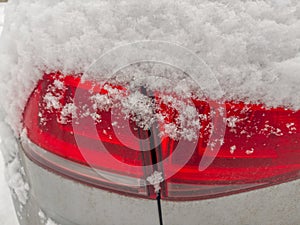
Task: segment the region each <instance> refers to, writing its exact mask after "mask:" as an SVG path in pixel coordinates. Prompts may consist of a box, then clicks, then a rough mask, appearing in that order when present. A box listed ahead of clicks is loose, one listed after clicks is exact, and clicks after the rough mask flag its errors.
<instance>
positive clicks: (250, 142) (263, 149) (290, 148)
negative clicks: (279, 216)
mask: <svg viewBox="0 0 300 225" xmlns="http://www.w3.org/2000/svg"><path fill="white" fill-rule="evenodd" d="M195 104H196V105H198V107H199V108H201V105H202V106H203V104H205V103H203V102H196V103H195ZM225 105H226V111H227V116H226V118H227V126H226V131H225V136H224V140H223V142H224V143H223V145H222V146H221V148H220V150H219V152H218V154H217V156H216V158H215V159H214V160H213V162H212V164H211V165H210V166H209V167H208V168H207V169H206V170H205V171H199V169H198V166H199V162H200V160H201V159H202V156H203V153H204V152H205V151H208V152H209V151H210V150H209V146H207V138H208V134H206V133H205V130H207V129H206V128H207V126H209V124H210V123H206V124H205V123H202V124H204V126H203V127H202V128H201V131H200V132H202V134H201V135H202V136H203V134H204V138H200V139H199V141H198V145H197V150H196V151H195V152H194V154H193V156H192V157H191V159H190V160H189V162H188V163H187V164H186V165H185V166H184V167H183V168H182V169H181V170H179V171H178V172H177V173H176V174H175V175H174V176H172V177H171V178H169V179H168V180H167V181H166V187H165V190H166V191H165V193H164V194H165V197H166V198H169V199H182V198H184V199H189V198H191V199H194V198H201V197H203V198H207V197H210V196H216V195H224V194H227V193H230V192H233V191H241V190H243V189H253V188H257V187H259V186H266V185H271V184H276V183H281V182H285V181H289V180H292V179H296V178H299V170H300V143H299V140H300V133H299V126H300V112H299V111H297V112H294V111H292V110H288V109H284V108H269V109H268V108H265V107H264V106H262V105H254V104H245V103H242V102H239V103H233V102H226V104H225ZM202 108H203V107H202ZM170 146H176V142H174V140H170V139H169V140H168V141H166V142H165V143H164V144H163V148H162V151H161V157H162V158H165V157H166V156H167V155H172V148H171V149H170ZM173 164H174V163H173V162H172V158H170V160H169V161H168V162H166V163H165V167H164V170H165V171H168V170H172V169H173V168H172V167H173ZM174 166H175V167H176V165H174ZM176 168H177V167H176Z"/></svg>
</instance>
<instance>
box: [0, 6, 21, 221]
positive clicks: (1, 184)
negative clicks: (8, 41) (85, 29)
mask: <svg viewBox="0 0 300 225" xmlns="http://www.w3.org/2000/svg"><path fill="white" fill-rule="evenodd" d="M3 16H4V4H3V3H2V4H1V3H0V35H1V32H2V25H3V19H4V17H3ZM0 133H1V138H0V146H1V147H0V148H1V150H2V146H3V142H5V141H7V140H6V139H5V137H3V136H2V134H3V133H2V132H0ZM3 138H4V139H3ZM6 172H7V171H6ZM4 174H5V165H4V159H3V156H2V154H0V199H1V203H0V224H2V225H16V224H18V221H17V217H16V214H15V210H14V207H13V203H12V199H11V195H10V191H9V188H8V186H7V182H6V180H5V177H4Z"/></svg>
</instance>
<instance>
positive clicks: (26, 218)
mask: <svg viewBox="0 0 300 225" xmlns="http://www.w3.org/2000/svg"><path fill="white" fill-rule="evenodd" d="M20 155H21V159H22V160H21V161H22V164H23V166H24V169H25V172H26V174H27V179H28V183H29V185H30V193H29V196H30V197H29V200H28V202H27V204H26V205H25V206H22V207H21V208H20V207H19V206H20V204H19V203H18V202H17V201H15V206H16V209H17V211H18V216H19V220H20V224H21V225H39V224H42V223H41V218H40V216H39V212H40V210H42V211H43V212H44V213H45V214H46V215H47V217H49V218H51V219H52V220H53V221H56V223H57V224H61V225H73V224H76V225H97V224H99V225H108V224H109V225H135V224H136V225H138V224H139V225H140V224H143V225H148V224H149V225H155V224H159V221H158V214H157V206H156V202H155V201H153V200H147V199H139V198H134V197H127V196H123V195H120V194H117V193H111V192H108V191H105V190H101V189H98V188H95V187H91V186H89V185H85V184H82V183H80V182H76V181H73V180H71V179H68V178H66V177H63V176H60V175H57V174H55V173H53V172H51V171H48V170H46V169H44V168H41V167H40V166H38V165H37V164H35V163H34V162H32V161H31V160H30V159H29V158H27V156H26V155H25V154H24V153H23V151H22V150H21V151H20ZM162 208H163V217H164V224H165V225H182V224H186V225H200V224H206V225H216V224H218V225H222V224H224V225H227V224H228V225H299V224H300V214H299V212H300V180H296V181H292V182H288V183H284V184H280V185H276V186H272V187H268V188H263V189H258V190H254V191H249V192H245V193H240V194H235V195H230V196H225V197H220V198H214V199H209V200H201V201H189V202H174V201H162Z"/></svg>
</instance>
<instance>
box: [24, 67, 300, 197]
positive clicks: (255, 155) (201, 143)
mask: <svg viewBox="0 0 300 225" xmlns="http://www.w3.org/2000/svg"><path fill="white" fill-rule="evenodd" d="M110 88H111V89H114V90H116V92H115V93H117V94H120V95H122V94H124V95H126V91H125V90H126V87H122V86H118V85H110ZM75 90H76V91H79V92H80V96H81V97H80V99H79V100H78V104H81V108H84V107H85V108H89V107H93V105H90V104H89V103H87V102H86V100H85V99H90V97H91V96H92V95H95V94H98V96H100V97H101V96H106V95H107V91H106V90H105V89H103V88H100V87H98V86H97V84H95V83H93V82H90V81H85V82H80V75H70V76H62V75H61V74H60V73H53V74H45V76H44V78H43V79H42V80H41V81H40V82H39V83H38V85H37V88H36V89H35V91H34V92H33V93H32V95H31V97H30V99H29V101H28V103H27V106H26V108H25V111H24V126H25V128H26V130H27V137H28V139H29V141H30V142H32V143H31V144H30V145H28V144H26V143H25V142H23V145H24V149H25V153H26V154H27V155H28V156H29V157H30V158H31V159H32V160H34V161H35V162H36V163H38V164H40V165H41V166H43V167H46V168H48V169H51V170H54V171H56V172H58V173H60V174H64V175H66V176H68V177H72V178H74V179H76V180H79V181H82V182H85V183H88V184H91V185H95V186H97V187H102V188H106V189H108V190H113V191H119V192H121V193H124V194H134V195H137V196H144V197H149V198H154V197H155V195H154V193H153V190H152V188H149V187H148V186H147V185H145V180H146V178H147V176H149V175H150V174H151V173H152V172H153V171H154V170H156V169H157V168H156V167H155V164H156V161H161V162H163V163H162V168H160V169H161V170H162V172H163V174H164V175H165V177H166V178H167V179H166V180H165V181H164V182H163V183H162V197H163V198H164V199H169V200H188V199H201V198H209V197H216V196H220V195H227V194H231V193H235V192H240V191H245V190H249V189H254V188H258V187H264V186H268V185H272V184H277V183H282V182H285V181H289V180H292V179H297V178H299V170H300V143H299V140H300V132H299V129H300V127H299V126H300V112H299V111H296V112H295V111H292V110H288V109H285V108H266V107H264V106H263V105H257V104H250V103H249V104H246V103H243V102H226V103H225V108H226V111H227V112H226V117H224V118H223V119H225V120H226V124H227V125H226V130H225V135H224V139H222V140H220V141H222V144H221V147H220V149H219V151H218V153H217V155H216V156H215V155H214V154H211V155H210V154H209V153H210V150H211V149H210V145H209V144H208V143H209V138H210V135H211V127H212V126H213V125H212V121H211V116H210V114H211V109H210V105H209V104H208V102H206V101H199V100H193V103H194V105H195V107H196V109H197V110H198V113H199V115H201V116H199V123H200V124H201V128H200V133H199V139H198V142H197V144H196V145H195V146H196V149H193V150H194V151H193V154H192V156H191V157H190V159H189V160H188V162H187V163H184V164H183V165H178V163H180V160H179V161H178V160H173V157H172V155H173V153H174V151H175V149H176V146H177V145H178V141H176V140H173V139H172V138H170V137H168V136H164V137H161V136H156V137H155V138H156V139H160V143H161V144H160V145H159V146H158V147H155V148H151V146H144V142H143V141H142V140H143V139H147V138H149V136H150V133H151V132H150V131H145V130H143V129H141V128H139V127H138V126H137V125H136V124H135V122H133V121H131V120H129V121H128V119H124V118H123V117H122V116H119V117H118V118H119V119H118V121H117V124H118V125H124V124H129V127H130V131H131V133H132V134H134V136H135V137H137V138H131V137H132V136H131V135H132V134H131V135H129V134H127V133H121V134H118V135H116V133H115V132H114V129H113V126H114V123H115V122H116V121H111V114H112V113H118V112H116V111H112V110H111V108H110V107H109V104H108V107H107V108H106V109H105V110H100V111H98V112H97V116H96V115H95V118H91V117H85V116H84V115H83V114H84V113H83V112H81V111H80V110H76V108H74V105H73V103H72V99H73V97H74V94H75ZM91 90H92V91H91ZM157 96H158V98H159V93H158V94H157ZM45 99H46V100H45ZM104 99H105V98H104ZM104 103H105V101H104ZM106 103H107V102H106ZM106 103H105V104H106ZM111 104H113V103H111ZM161 111H164V112H165V114H167V116H166V121H165V123H171V122H172V121H173V120H174V119H176V117H177V116H179V115H178V114H177V113H176V109H172V108H171V107H170V106H168V105H163V104H162V105H161ZM75 114H76V115H75ZM74 115H75V116H76V118H77V123H82V124H86V122H88V123H94V124H95V126H96V129H97V135H95V134H94V133H93V132H90V130H89V128H88V127H84V126H80V129H75V130H74V129H73V128H74V127H73V125H74V124H72V122H70V121H71V120H72V119H71V118H72V116H74ZM87 120H93V121H87ZM158 127H161V129H163V127H164V126H159V125H158ZM74 132H75V133H74ZM152 133H153V132H152ZM120 136H122V138H121V139H122V141H120ZM78 138H79V139H80V143H81V144H80V149H79V148H78V146H77V142H78ZM99 140H101V141H102V143H103V145H104V146H105V149H106V151H104V150H103V149H99V148H97V147H95V146H97V141H99ZM124 142H125V143H126V144H124ZM32 146H36V147H32ZM148 149H150V150H148ZM110 156H113V158H114V159H117V160H118V161H119V162H122V163H120V164H118V163H115V162H114V161H113V160H112V159H111V157H110ZM203 157H208V158H209V157H212V159H211V162H212V163H211V164H210V165H209V167H208V168H206V169H205V170H204V171H202V170H199V164H200V162H201V160H203ZM87 158H88V161H87ZM124 163H125V164H127V165H130V169H128V168H129V167H126V166H124ZM152 165H153V167H152ZM149 168H152V169H149ZM178 168H180V169H178ZM99 171H100V173H97V172H99ZM99 174H100V175H99ZM167 174H174V175H172V176H171V177H167ZM111 177H114V180H119V181H120V182H119V183H118V182H117V183H116V182H110V179H109V178H111Z"/></svg>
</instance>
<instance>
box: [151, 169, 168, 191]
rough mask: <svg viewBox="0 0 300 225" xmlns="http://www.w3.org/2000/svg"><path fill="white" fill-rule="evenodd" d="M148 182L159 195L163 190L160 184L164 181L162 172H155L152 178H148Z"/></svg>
mask: <svg viewBox="0 0 300 225" xmlns="http://www.w3.org/2000/svg"><path fill="white" fill-rule="evenodd" d="M147 181H148V182H149V183H150V184H151V185H153V187H154V191H155V193H158V192H159V191H160V189H161V187H160V183H161V182H163V181H164V178H163V176H162V172H158V171H154V172H153V173H152V174H151V176H149V177H147Z"/></svg>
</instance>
